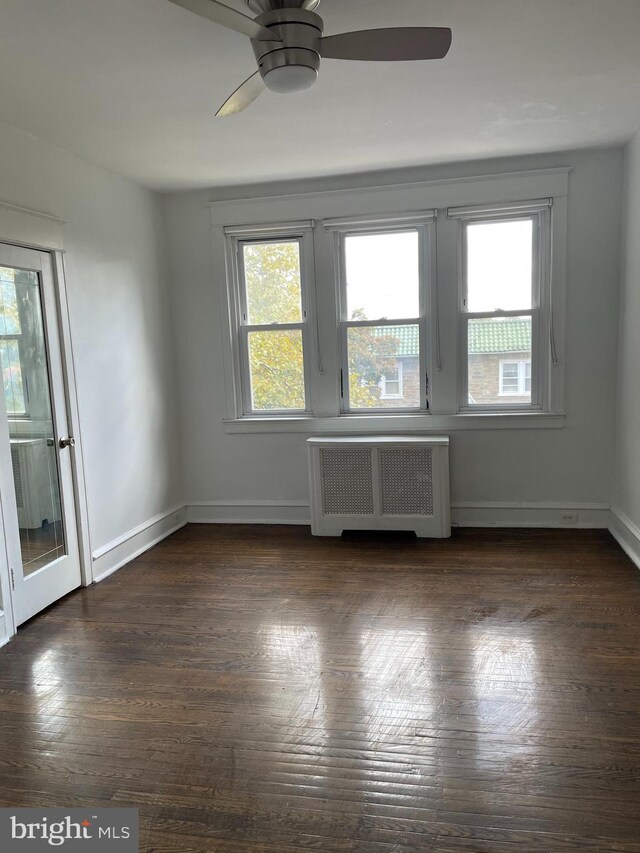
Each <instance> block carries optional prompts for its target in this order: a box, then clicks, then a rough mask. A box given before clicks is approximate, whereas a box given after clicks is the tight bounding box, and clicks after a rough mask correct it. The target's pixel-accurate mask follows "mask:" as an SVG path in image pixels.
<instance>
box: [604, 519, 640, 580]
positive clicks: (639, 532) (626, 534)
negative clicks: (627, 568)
mask: <svg viewBox="0 0 640 853" xmlns="http://www.w3.org/2000/svg"><path fill="white" fill-rule="evenodd" d="M609 532H610V533H611V535H612V536H613V538H614V539H615V540H616V542H617V543H618V545H619V546H620V547H621V548H622V550H623V551H624V552H625V554H626V555H627V557H629V559H630V560H631V561H632V562H633V563H635V565H636V566H637V568H639V569H640V527H638V526H637V525H636V524H634V523H633V521H631V519H630V518H629V517H628V516H626V515H625V514H624V512H622V510H621V509H618V507H611V523H610V525H609Z"/></svg>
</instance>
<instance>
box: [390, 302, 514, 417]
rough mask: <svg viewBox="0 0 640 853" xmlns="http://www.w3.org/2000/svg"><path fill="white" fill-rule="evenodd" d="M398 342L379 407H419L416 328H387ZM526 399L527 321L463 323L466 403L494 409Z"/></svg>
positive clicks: (488, 320) (418, 364) (505, 320)
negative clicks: (466, 348)
mask: <svg viewBox="0 0 640 853" xmlns="http://www.w3.org/2000/svg"><path fill="white" fill-rule="evenodd" d="M384 334H385V335H393V337H395V338H397V339H398V351H397V355H396V359H397V360H396V370H395V371H394V373H393V374H391V375H388V376H383V377H382V379H381V381H380V404H381V406H383V407H385V408H403V407H412V406H418V405H419V404H420V362H419V357H418V352H419V347H418V329H417V327H416V326H387V327H385V329H384ZM530 400H531V321H530V320H529V319H523V318H521V317H504V318H498V319H496V318H493V317H492V318H490V319H486V320H471V321H470V322H469V403H471V404H477V405H500V404H505V405H506V404H511V405H513V404H518V403H528V402H529V401H530Z"/></svg>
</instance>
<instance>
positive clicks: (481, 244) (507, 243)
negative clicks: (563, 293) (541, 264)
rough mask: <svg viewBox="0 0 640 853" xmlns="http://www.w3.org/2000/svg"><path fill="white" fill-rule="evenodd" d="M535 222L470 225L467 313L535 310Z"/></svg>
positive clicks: (518, 220)
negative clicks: (533, 290) (533, 298)
mask: <svg viewBox="0 0 640 853" xmlns="http://www.w3.org/2000/svg"><path fill="white" fill-rule="evenodd" d="M532 283H533V220H531V219H516V220H511V221H507V222H470V223H468V224H467V303H468V304H467V310H468V311H471V312H476V311H525V310H527V309H529V308H531V307H532V286H533V285H532Z"/></svg>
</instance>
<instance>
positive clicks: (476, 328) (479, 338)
mask: <svg viewBox="0 0 640 853" xmlns="http://www.w3.org/2000/svg"><path fill="white" fill-rule="evenodd" d="M468 330H469V365H468V370H469V399H468V404H469V405H470V406H474V405H475V406H495V405H505V406H514V405H518V406H520V405H522V406H526V405H529V404H530V403H531V317H530V316H529V317H484V318H482V319H470V320H468Z"/></svg>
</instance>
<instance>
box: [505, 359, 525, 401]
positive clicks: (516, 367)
mask: <svg viewBox="0 0 640 853" xmlns="http://www.w3.org/2000/svg"><path fill="white" fill-rule="evenodd" d="M500 394H501V395H502V396H504V397H509V396H510V397H520V396H530V395H531V362H530V361H501V362H500Z"/></svg>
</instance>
